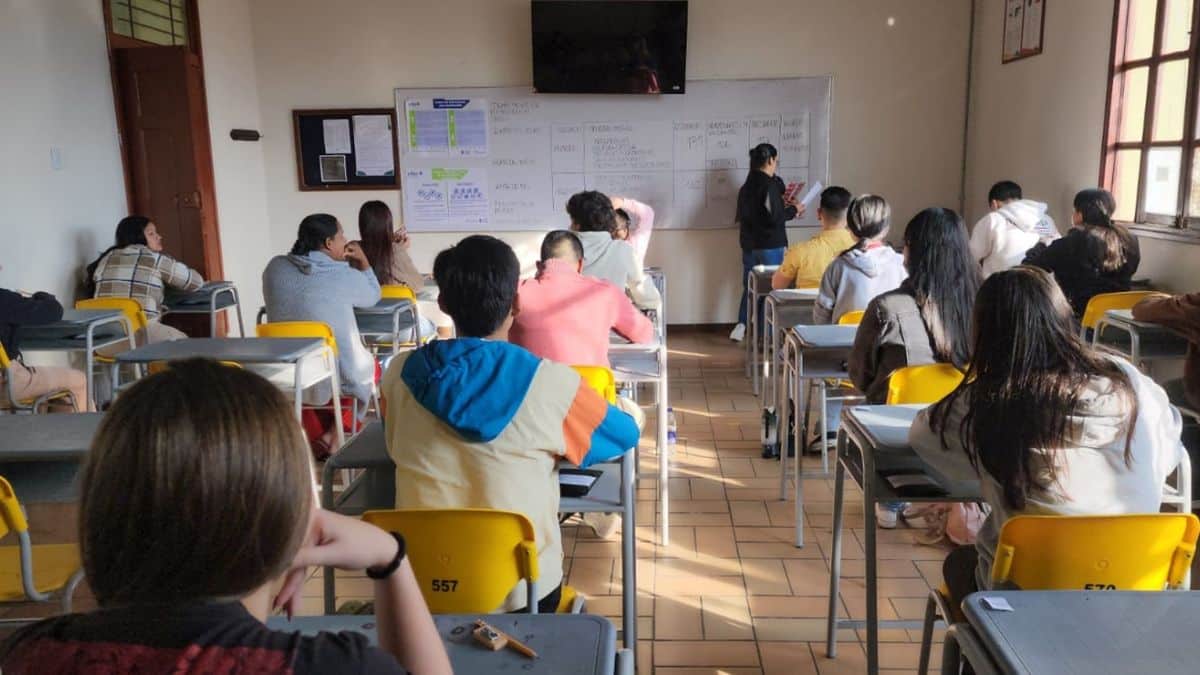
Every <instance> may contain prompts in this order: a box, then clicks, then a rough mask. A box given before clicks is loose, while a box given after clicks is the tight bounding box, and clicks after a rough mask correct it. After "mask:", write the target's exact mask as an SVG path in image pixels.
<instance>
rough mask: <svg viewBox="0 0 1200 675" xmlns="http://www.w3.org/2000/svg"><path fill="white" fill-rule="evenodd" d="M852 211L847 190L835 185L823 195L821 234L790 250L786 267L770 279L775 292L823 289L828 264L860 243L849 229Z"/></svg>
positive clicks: (820, 212)
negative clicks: (822, 279) (847, 226)
mask: <svg viewBox="0 0 1200 675" xmlns="http://www.w3.org/2000/svg"><path fill="white" fill-rule="evenodd" d="M849 207H850V191H849V190H847V189H846V188H843V187H838V186H836V185H834V186H830V187H827V188H825V190H824V191H823V192H821V206H820V208H818V209H817V220H818V221H819V222H820V223H821V231H820V232H818V233H817V235H816V236H814V237H813V238H812V239H809V240H808V241H804V242H800V243H799V244H795V245H794V246H792V247H791V248H789V249H788V250H787V253H786V254H785V255H784V256H783V263H782V264H781V265H780V266H779V269H778V270H776V271H775V275H774V276H772V277H771V287H772V288H776V289H779V288H816V287H818V286H820V285H821V275H823V274H825V268H826V267H828V266H829V263H830V262H831V261H832V260H833V259H834V258H836V257H838V254H840V253H841V252H842V251H845V250H846V249H848V248H850V247H851V246H854V244H855V243H856V242H857V241H858V239H857V238H855V236H854V235H853V234H852V233H851V232H850V230H849V229H847V228H846V210H847V209H848V208H849Z"/></svg>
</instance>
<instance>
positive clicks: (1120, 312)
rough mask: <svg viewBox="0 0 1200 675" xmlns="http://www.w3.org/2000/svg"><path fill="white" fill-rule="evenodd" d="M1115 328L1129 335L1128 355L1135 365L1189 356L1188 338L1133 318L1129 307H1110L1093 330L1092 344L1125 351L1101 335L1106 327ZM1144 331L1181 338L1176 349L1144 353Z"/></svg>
mask: <svg viewBox="0 0 1200 675" xmlns="http://www.w3.org/2000/svg"><path fill="white" fill-rule="evenodd" d="M1107 328H1113V329H1116V330H1119V331H1122V332H1124V333H1126V334H1127V335H1129V352H1128V353H1127V356H1128V357H1129V360H1130V361H1131V362H1133V364H1134V365H1135V366H1140V364H1141V363H1143V362H1146V361H1160V360H1169V359H1182V358H1184V357H1185V356H1187V340H1186V339H1184V338H1183V337H1181V336H1178V335H1176V334H1175V333H1174V332H1172V331H1170V330H1168V329H1166V328H1164V327H1162V326H1159V325H1157V324H1153V323H1146V322H1144V321H1137V320H1136V319H1134V318H1133V313H1132V312H1131V311H1130V310H1128V309H1110V310H1108V311H1107V312H1105V313H1104V316H1102V317H1100V319H1099V320H1098V321H1097V322H1096V328H1095V329H1094V330H1093V331H1092V344H1093V345H1096V346H1100V345H1104V346H1108V347H1110V348H1113V349H1117V350H1118V351H1123V350H1122V349H1121V347H1120V346H1118V345H1114V344H1112V343H1107V342H1104V341H1103V340H1102V339H1101V337H1102V336H1103V334H1104V331H1105V329H1107ZM1142 333H1158V334H1160V335H1164V334H1165V335H1170V336H1172V337H1177V338H1178V339H1179V344H1178V345H1177V349H1175V350H1166V351H1159V350H1152V351H1149V352H1148V353H1145V354H1143V353H1142V337H1143V335H1142Z"/></svg>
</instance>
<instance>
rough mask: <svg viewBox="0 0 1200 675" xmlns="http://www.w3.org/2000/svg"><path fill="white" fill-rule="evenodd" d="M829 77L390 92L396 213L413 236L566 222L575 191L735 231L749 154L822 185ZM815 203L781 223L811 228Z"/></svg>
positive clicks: (664, 222)
mask: <svg viewBox="0 0 1200 675" xmlns="http://www.w3.org/2000/svg"><path fill="white" fill-rule="evenodd" d="M831 84H832V83H831V80H830V78H828V77H812V78H795V79H787V80H730V81H703V82H694V83H692V82H689V83H688V93H687V95H686V96H646V97H637V96H587V95H580V96H563V95H540V96H539V95H535V94H530V93H529V92H528V90H525V89H521V88H484V89H447V90H406V89H397V90H396V109H397V113H398V115H399V116H400V119H401V120H403V121H402V122H401V126H402V128H403V130H404V133H402V134H400V135H399V137H398V138H397V142H398V143H399V144H400V152H401V159H400V164H401V178H402V180H401V185H402V190H401V194H402V200H401V201H402V203H401V208H402V212H403V215H404V221H405V224H406V226H407V227H408V228H409V229H410V230H413V231H418V232H419V231H439V230H442V231H454V230H460V231H466V230H544V229H550V228H555V227H566V226H567V225H568V224H569V223H568V218H567V215H566V212H565V205H566V202H567V199H568V198H570V196H571V195H572V194H575V193H576V192H579V191H581V190H599V191H601V192H604V193H606V194H608V195H610V196H621V197H631V198H633V199H637V200H639V201H643V202H646V203H647V204H649V205H650V206H651V207H653V208H654V210H655V214H656V217H655V227H657V228H719V227H732V226H733V225H734V212H735V210H736V204H737V192H738V188H739V187H740V186H741V184H742V182H743V181H744V180H745V177H746V173H747V171H748V170H749V149H750V148H751V147H752V146H754V145H757V144H758V143H764V142H765V143H771V144H773V145H774V146H775V147H776V148H778V149H779V160H780V163H779V167H780V168H779V171H778V175H779V176H780V177H781V178H783V179H784V181H786V182H788V183H797V184H800V186H801V187H800V188H799V189H800V192H801V193H805V192H808V190H806V189H804V188H803V186H804V185H809V186H812V185H816V184H817V183H823V184H826V185H828V184H829V108H830V89H831ZM815 211H816V209H810V210H809V213H808V214H806V215H805V217H804V218H803V219H800V220H798V221H796V222H793V223H791V224H792V225H813V224H815V223H816V220H815V215H816V214H815Z"/></svg>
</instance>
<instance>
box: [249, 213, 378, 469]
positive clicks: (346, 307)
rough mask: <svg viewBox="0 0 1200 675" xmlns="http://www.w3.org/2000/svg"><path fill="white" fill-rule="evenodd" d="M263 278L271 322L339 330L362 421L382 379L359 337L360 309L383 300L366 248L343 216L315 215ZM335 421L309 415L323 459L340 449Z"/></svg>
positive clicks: (343, 372) (321, 398)
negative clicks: (352, 239)
mask: <svg viewBox="0 0 1200 675" xmlns="http://www.w3.org/2000/svg"><path fill="white" fill-rule="evenodd" d="M262 280H263V299H264V300H265V301H266V305H267V317H269V319H270V320H271V321H321V322H324V323H326V324H328V325H329V327H330V328H332V329H333V337H334V339H335V340H336V341H337V353H338V357H337V358H338V374H339V376H340V379H341V387H342V394H344V395H347V396H353V397H354V398H356V399H358V402H359V413H360V419H361V418H362V416H365V415H366V409H367V403H368V401H369V400H370V397H371V393H372V392H373V391H374V389H375V382H376V381H377V380H378V372H377V371H378V366H377V365H376V364H375V357H374V356H372V355H371V352H370V351H368V350H367V348H366V346H365V345H364V344H363V341H362V336H361V335H359V332H358V322H357V321H356V320H355V318H354V308H355V307H370V306H372V305H374V304H375V303H377V302H379V282H378V281H376V280H375V273H374V272H372V271H371V266H370V264H369V263H368V262H367V257H366V256H365V255H364V254H363V252H362V249H361V248H359V247H358V246H356V245H354V244H349V245H348V244H347V243H346V235H345V233H344V232H343V231H342V224H341V223H339V222H338V220H337V218H334V217H333V216H331V215H329V214H328V213H314V214H312V215H310V216H305V218H304V220H301V221H300V227H299V228H298V230H297V232H296V243H295V244H293V245H292V251H291V253H289V254H288V255H279V256H275V257H274V258H272V259H271V262H269V263H267V269H266V270H265V271H263V277H262ZM330 396H331V393H330V392H329V390H327V389H322V390H321V391H319V392H314V393H312V394H309V398H311V399H312V402H314V403H317V404H320V403H325V402H326V401H328V400H329V399H330ZM344 410H345V411H346V416H347V419H345V420H344V421H343V424H344V426H347V427H350V428H353V426H354V423H353V421H352V420H349V419H348V417H349V408H348V407H344ZM333 424H334V421H333V414H332V413H330V412H329V411H324V410H322V411H319V412H318V411H307V413H306V420H305V430H306V431H307V432H308V435H309V439H310V440H311V441H312V447H313V453H314V454H315V456H316V457H317V458H318V459H323V458H324V456H326V455H328V453H329V452H330V451H331V450H336V448H331V447H330V443H331V442H332V439H333V438H334V435H335V434H336V427H334V426H333Z"/></svg>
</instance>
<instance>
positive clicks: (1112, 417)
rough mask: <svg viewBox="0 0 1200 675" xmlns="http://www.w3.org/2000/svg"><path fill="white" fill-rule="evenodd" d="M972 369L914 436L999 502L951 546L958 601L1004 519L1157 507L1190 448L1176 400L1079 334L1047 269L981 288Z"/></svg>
mask: <svg viewBox="0 0 1200 675" xmlns="http://www.w3.org/2000/svg"><path fill="white" fill-rule="evenodd" d="M970 353H971V359H970V362H969V363H968V364H967V371H966V379H964V380H963V383H962V384H961V385H959V387H958V388H957V389H955V390H954V391H953V392H952V393H950V394H949V395H948V396H947V397H946V398H944V399H942V400H941V401H940V402H938V403H936V404H934V405H933V406H932V407H930V408H928V409H927V410H924V411H922V412H921V413H920V414H919V415H918V416H917V419H916V421H915V422H914V424H913V426H912V429H911V431H910V434H909V441H910V442H911V444H912V446H913V449H914V450H916V452H917V454H918V455H920V456H921V458H922V459H923V460H925V461H926V462H928V463H929V464H930V465H932V466H934V467H936V468H937V469H938V470H939V471H940V472H943V474H944V475H948V476H964V477H966V476H970V475H971V474H973V473H978V475H979V477H980V478H981V479H982V480H981V483H980V485H981V489H982V492H983V497H984V499H986V500H987V503H988V504H989V505H990V506H991V508H992V512H991V514H990V515H989V516H988V517H987V520H986V521H985V522H984V524H983V527H982V528H981V529H980V531H979V534H978V538H977V540H976V544H975V546H973V547H972V546H964V547H960V548H958V549H956V550H954V551H953V552H951V554H950V555H949V557H947V558H946V562H945V563H944V565H943V569H942V574H943V577H944V578H945V580H946V583H947V586H948V587H949V589H950V591H951V595H952V600H953V602H954V603H955V606H957V603H958V602H959V601H960V600H961V599H962V597H964V596H965V595H966V594H967V593H970V592H973V591H975V590H978V589H986V588H988V581H989V579H990V572H991V566H992V560H993V558H994V556H995V549H996V541H997V538H998V537H999V534H1000V528H1001V527H1002V526H1003V525H1004V522H1005V521H1006V520H1008V519H1009V518H1011V517H1013V516H1016V515H1021V514H1040V515H1101V514H1119V513H1156V512H1158V510H1159V504H1160V501H1161V497H1162V486H1163V482H1164V481H1165V480H1166V477H1167V476H1168V475H1169V474H1170V473H1171V471H1173V470H1174V469H1175V467H1176V466H1177V465H1178V464H1179V461H1180V458H1181V457H1182V455H1183V446H1182V444H1181V443H1180V440H1179V436H1180V429H1181V421H1180V417H1179V411H1178V410H1176V409H1175V408H1174V407H1172V406H1171V405H1170V403H1169V402H1168V401H1167V395H1166V393H1165V392H1164V391H1163V390H1162V388H1161V387H1159V386H1158V385H1157V384H1155V382H1154V381H1153V380H1151V379H1150V378H1149V377H1147V376H1146V375H1144V374H1143V373H1141V372H1140V371H1139V370H1138V369H1137V368H1135V367H1134V366H1133V365H1132V364H1130V363H1129V362H1128V361H1126V360H1124V359H1122V358H1120V357H1118V356H1116V355H1113V354H1109V353H1107V352H1104V351H1101V350H1098V349H1095V348H1093V347H1092V346H1091V345H1090V344H1088V343H1087V342H1085V341H1084V340H1083V339H1081V338H1080V337H1079V330H1078V328H1077V327H1076V324H1075V321H1074V319H1073V317H1072V314H1071V308H1070V305H1068V304H1067V300H1066V298H1065V297H1064V296H1063V294H1062V291H1061V290H1059V288H1058V285H1057V284H1055V283H1054V279H1053V278H1051V276H1050V275H1049V274H1047V273H1046V272H1044V271H1042V270H1040V269H1036V268H1033V267H1016V268H1013V269H1011V270H1006V271H1003V272H998V273H996V274H994V275H992V276H990V277H988V279H987V281H985V282H984V283H983V285H982V286H981V287H980V289H979V295H978V297H977V298H976V301H975V310H974V314H973V321H972V346H971V350H970Z"/></svg>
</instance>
